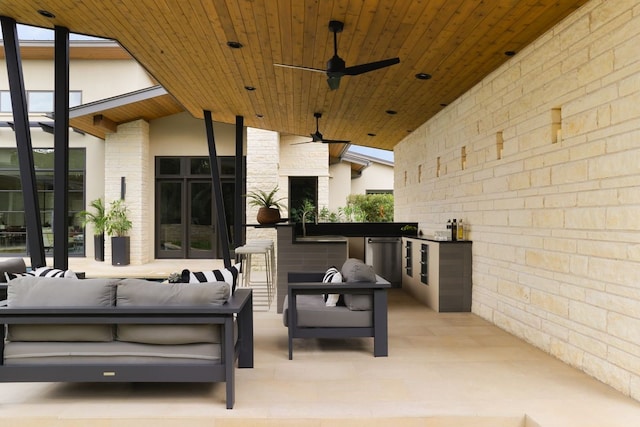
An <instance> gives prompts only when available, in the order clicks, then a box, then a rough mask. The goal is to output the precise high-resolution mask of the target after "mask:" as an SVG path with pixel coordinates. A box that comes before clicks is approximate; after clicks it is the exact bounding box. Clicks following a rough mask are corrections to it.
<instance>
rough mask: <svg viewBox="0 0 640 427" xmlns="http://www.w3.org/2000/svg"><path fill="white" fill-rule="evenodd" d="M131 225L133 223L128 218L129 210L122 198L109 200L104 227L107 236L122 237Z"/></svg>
mask: <svg viewBox="0 0 640 427" xmlns="http://www.w3.org/2000/svg"><path fill="white" fill-rule="evenodd" d="M132 227H133V223H132V222H131V220H129V210H128V209H127V205H125V203H124V200H122V199H118V200H114V201H113V202H111V204H110V205H109V211H108V212H107V215H106V224H105V229H106V231H107V234H108V235H109V236H114V237H123V236H126V235H127V233H128V232H129V230H131V228H132Z"/></svg>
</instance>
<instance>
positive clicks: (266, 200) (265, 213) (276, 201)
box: [247, 185, 285, 224]
mask: <svg viewBox="0 0 640 427" xmlns="http://www.w3.org/2000/svg"><path fill="white" fill-rule="evenodd" d="M278 190H279V188H278V186H277V185H276V186H275V187H274V188H273V189H272V190H271V191H269V192H266V191H264V190H255V191H250V192H249V193H247V198H248V199H249V205H250V206H256V207H258V208H259V209H258V216H257V218H256V219H257V221H258V223H259V224H275V223H277V222H280V208H281V207H282V205H281V204H280V202H281V201H282V200H284V199H285V198H284V197H281V198H276V193H277V192H278Z"/></svg>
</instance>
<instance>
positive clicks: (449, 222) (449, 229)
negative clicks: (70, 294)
mask: <svg viewBox="0 0 640 427" xmlns="http://www.w3.org/2000/svg"><path fill="white" fill-rule="evenodd" d="M447 233H449V235H450V236H452V235H453V232H452V231H451V218H449V219H448V220H447Z"/></svg>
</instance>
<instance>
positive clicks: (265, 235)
mask: <svg viewBox="0 0 640 427" xmlns="http://www.w3.org/2000/svg"><path fill="white" fill-rule="evenodd" d="M279 158H280V135H279V134H278V133H277V132H272V131H268V130H261V129H255V128H247V191H253V190H258V189H260V190H264V191H270V190H271V189H272V188H273V187H275V186H276V185H278V186H279V187H280V191H279V192H278V196H279V197H286V196H287V183H286V182H284V183H282V182H280V180H279ZM246 209H247V211H246V212H247V223H248V224H256V223H257V222H256V215H257V213H258V208H256V207H253V206H249V205H248V204H247V206H246ZM281 214H282V215H283V216H286V215H287V213H286V212H285V211H281ZM275 236H276V235H275V230H273V229H265V228H253V227H247V240H251V239H273V240H275Z"/></svg>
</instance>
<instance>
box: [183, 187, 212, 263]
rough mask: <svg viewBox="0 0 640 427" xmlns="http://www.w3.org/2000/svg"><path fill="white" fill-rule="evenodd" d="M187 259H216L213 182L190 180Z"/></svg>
mask: <svg viewBox="0 0 640 427" xmlns="http://www.w3.org/2000/svg"><path fill="white" fill-rule="evenodd" d="M187 182H188V186H189V203H188V204H187V206H188V208H189V225H188V227H187V239H188V246H187V247H188V254H187V258H214V257H215V253H216V250H215V241H216V240H217V239H216V233H215V226H214V220H215V218H214V216H213V212H214V209H213V197H212V187H211V181H210V180H209V181H200V180H189V181H187Z"/></svg>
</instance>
